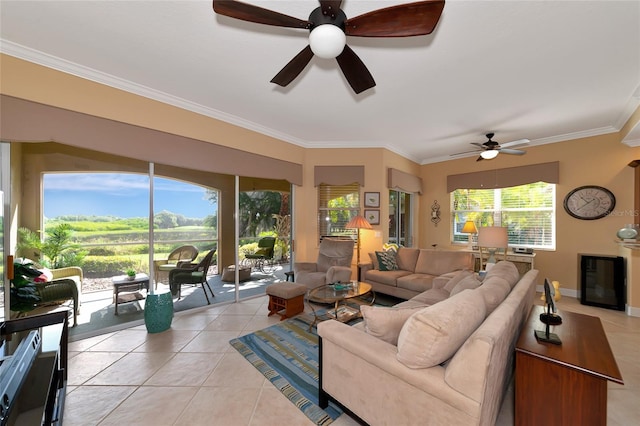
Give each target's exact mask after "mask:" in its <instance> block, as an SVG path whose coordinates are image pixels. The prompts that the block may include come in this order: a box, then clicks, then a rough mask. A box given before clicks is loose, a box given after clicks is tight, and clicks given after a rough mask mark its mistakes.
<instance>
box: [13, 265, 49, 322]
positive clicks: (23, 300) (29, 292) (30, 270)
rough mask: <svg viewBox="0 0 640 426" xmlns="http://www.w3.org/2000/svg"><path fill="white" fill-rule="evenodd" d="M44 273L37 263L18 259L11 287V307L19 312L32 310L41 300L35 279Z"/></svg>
mask: <svg viewBox="0 0 640 426" xmlns="http://www.w3.org/2000/svg"><path fill="white" fill-rule="evenodd" d="M40 275H42V272H41V271H39V270H38V269H36V267H35V265H34V264H33V263H32V262H31V261H28V260H26V259H25V260H24V261H20V260H16V261H14V263H13V279H12V280H11V287H10V289H9V291H10V294H11V306H10V309H11V310H12V311H14V312H18V313H19V314H23V313H25V312H28V311H31V310H33V309H34V308H35V307H36V304H37V303H38V302H39V301H40V296H39V295H38V291H37V288H36V281H35V279H36V278H37V277H39V276H40Z"/></svg>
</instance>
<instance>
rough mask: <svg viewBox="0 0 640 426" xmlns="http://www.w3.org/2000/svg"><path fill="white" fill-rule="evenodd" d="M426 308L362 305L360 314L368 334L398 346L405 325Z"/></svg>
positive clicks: (422, 306)
mask: <svg viewBox="0 0 640 426" xmlns="http://www.w3.org/2000/svg"><path fill="white" fill-rule="evenodd" d="M424 308H425V305H422V304H420V305H419V306H411V307H406V308H404V307H395V306H393V307H386V306H368V305H362V306H361V307H360V312H362V318H364V329H365V331H366V332H367V333H368V334H370V335H372V336H375V337H377V338H378V339H382V340H384V341H385V342H388V343H391V344H392V345H393V346H396V345H397V344H398V336H399V335H400V330H401V329H402V326H403V325H404V323H405V322H406V321H407V320H408V319H409V317H410V316H411V315H413V314H415V313H416V312H418V311H420V310H422V309H424Z"/></svg>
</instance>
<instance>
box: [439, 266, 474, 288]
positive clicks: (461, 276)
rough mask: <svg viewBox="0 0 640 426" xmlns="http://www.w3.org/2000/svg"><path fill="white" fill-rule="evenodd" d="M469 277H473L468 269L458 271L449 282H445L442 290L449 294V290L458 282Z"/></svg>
mask: <svg viewBox="0 0 640 426" xmlns="http://www.w3.org/2000/svg"><path fill="white" fill-rule="evenodd" d="M470 276H473V272H472V271H470V270H468V269H465V270H462V271H458V272H456V273H455V275H454V276H453V277H452V278H451V279H450V280H449V281H447V283H446V284H445V285H444V287H443V289H444V290H446V291H447V293H451V290H453V288H454V287H455V286H457V285H458V283H459V282H460V281H462V280H464V279H465V278H467V277H470Z"/></svg>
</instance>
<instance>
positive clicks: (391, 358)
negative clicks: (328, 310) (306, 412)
mask: <svg viewBox="0 0 640 426" xmlns="http://www.w3.org/2000/svg"><path fill="white" fill-rule="evenodd" d="M317 330H318V336H320V337H321V338H322V348H323V353H322V354H321V357H323V358H324V357H338V359H333V360H328V359H323V360H322V364H323V365H325V366H327V365H329V366H330V365H331V364H332V361H333V363H337V364H339V365H342V366H343V367H344V368H348V367H345V366H349V365H351V364H353V365H354V366H355V365H360V366H363V365H370V366H372V367H373V368H375V369H377V370H378V371H380V373H382V372H383V373H385V374H380V373H377V374H376V373H373V372H369V373H370V374H371V376H370V377H377V378H378V380H382V378H383V377H385V376H387V375H390V376H392V377H394V378H396V379H398V380H401V381H403V382H406V383H408V384H410V385H413V386H415V387H416V388H418V389H420V390H422V391H423V392H425V393H427V394H430V395H432V396H433V397H435V398H437V399H440V400H443V401H445V402H446V403H448V404H452V405H454V406H458V407H464V408H463V409H464V410H465V411H466V410H469V409H470V407H471V406H472V405H473V402H471V400H469V399H468V398H467V397H465V396H463V395H462V394H460V393H459V392H457V391H456V390H454V389H453V388H451V387H450V386H449V385H447V384H446V383H445V380H444V374H445V367H443V366H441V365H436V366H434V367H430V368H420V369H413V368H409V367H407V366H406V365H404V364H402V363H401V362H400V361H398V359H397V358H396V355H397V352H398V348H397V347H396V346H394V345H392V344H390V343H388V342H385V341H384V340H381V339H378V338H377V337H374V336H372V335H370V334H368V333H366V332H365V331H363V330H359V329H357V328H355V327H351V326H349V325H347V324H343V323H341V322H338V321H335V320H328V321H323V322H321V323H319V324H318V328H317ZM334 351H337V353H336V352H334ZM355 371H359V370H358V369H356V370H355ZM368 376H369V375H368ZM333 377H335V378H336V379H337V380H342V379H341V378H340V377H342V376H341V375H333ZM326 378H327V377H323V388H324V389H325V390H326V391H328V392H329V393H331V389H332V388H336V387H340V388H341V387H349V386H350V385H349V384H348V383H347V382H348V381H351V382H353V383H356V384H357V382H358V379H357V378H355V377H351V378H349V377H348V376H347V377H344V380H345V382H342V383H326V382H325V379H326ZM325 383H326V385H325ZM379 385H380V387H385V385H386V384H385V383H382V382H381V383H379ZM469 404H470V405H469Z"/></svg>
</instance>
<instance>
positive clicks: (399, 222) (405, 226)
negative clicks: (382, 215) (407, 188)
mask: <svg viewBox="0 0 640 426" xmlns="http://www.w3.org/2000/svg"><path fill="white" fill-rule="evenodd" d="M411 209H412V204H411V194H409V193H408V192H402V191H395V190H393V189H392V190H389V242H390V243H396V244H399V245H401V246H405V247H411V246H412V245H413V242H412V241H411V224H412V215H411Z"/></svg>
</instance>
